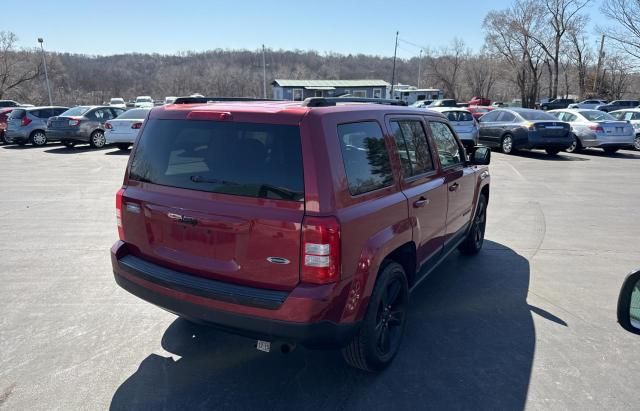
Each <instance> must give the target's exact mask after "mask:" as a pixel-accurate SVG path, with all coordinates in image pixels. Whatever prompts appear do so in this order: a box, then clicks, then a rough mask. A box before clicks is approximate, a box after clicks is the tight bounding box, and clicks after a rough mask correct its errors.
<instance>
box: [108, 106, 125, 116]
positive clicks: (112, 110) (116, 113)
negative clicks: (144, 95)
mask: <svg viewBox="0 0 640 411" xmlns="http://www.w3.org/2000/svg"><path fill="white" fill-rule="evenodd" d="M111 112H112V113H113V114H112V115H113V117H112V118H116V117H118V116H119V115H120V114H122V113H124V110H122V109H120V108H112V109H111Z"/></svg>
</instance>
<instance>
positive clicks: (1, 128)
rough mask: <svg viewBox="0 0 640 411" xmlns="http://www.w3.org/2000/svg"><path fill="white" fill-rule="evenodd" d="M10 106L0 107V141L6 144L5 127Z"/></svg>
mask: <svg viewBox="0 0 640 411" xmlns="http://www.w3.org/2000/svg"><path fill="white" fill-rule="evenodd" d="M11 110H13V108H12V107H4V108H0V141H2V143H4V144H7V140H6V139H5V130H6V129H7V120H8V118H9V114H11Z"/></svg>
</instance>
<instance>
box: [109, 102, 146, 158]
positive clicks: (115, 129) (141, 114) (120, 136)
mask: <svg viewBox="0 0 640 411" xmlns="http://www.w3.org/2000/svg"><path fill="white" fill-rule="evenodd" d="M150 110H151V109H150V108H134V109H131V110H129V111H125V112H124V113H122V114H120V115H119V116H118V117H116V118H114V119H113V120H109V121H107V122H106V123H105V125H104V128H105V133H104V137H105V139H106V143H107V144H115V145H116V146H118V148H119V149H120V150H127V149H128V148H129V146H131V144H133V142H134V141H135V140H136V137H137V136H138V132H139V131H140V128H142V123H144V119H145V118H147V114H149V111H150Z"/></svg>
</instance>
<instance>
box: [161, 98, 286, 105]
mask: <svg viewBox="0 0 640 411" xmlns="http://www.w3.org/2000/svg"><path fill="white" fill-rule="evenodd" d="M217 101H282V100H273V99H269V98H253V97H178V98H177V99H176V101H174V102H173V104H206V103H215V102H217Z"/></svg>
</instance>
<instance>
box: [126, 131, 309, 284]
mask: <svg viewBox="0 0 640 411" xmlns="http://www.w3.org/2000/svg"><path fill="white" fill-rule="evenodd" d="M133 156H134V157H133V160H132V162H131V172H130V175H129V184H128V186H127V188H126V190H125V192H124V195H123V200H124V202H123V207H122V222H123V227H124V232H125V242H126V243H127V244H129V245H130V249H131V250H132V253H134V254H137V256H138V257H140V258H143V259H147V260H149V261H152V262H155V263H156V264H159V265H164V266H167V267H170V268H172V269H174V270H177V271H181V272H185V273H190V274H193V275H196V276H202V277H206V278H212V279H217V280H222V281H228V282H232V283H236V284H242V285H248V286H255V287H263V288H270V289H278V290H288V289H292V288H294V287H295V286H296V285H297V284H298V282H299V277H300V275H299V269H300V263H299V259H300V231H301V223H302V219H303V216H304V188H303V185H304V184H303V175H302V158H301V148H300V134H299V128H298V127H297V126H284V125H273V124H256V123H238V122H231V121H209V120H206V121H203V120H161V119H152V120H148V123H147V124H146V126H145V127H144V129H143V134H142V136H141V137H140V140H139V142H138V147H137V149H136V152H135V153H134V154H133Z"/></svg>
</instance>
